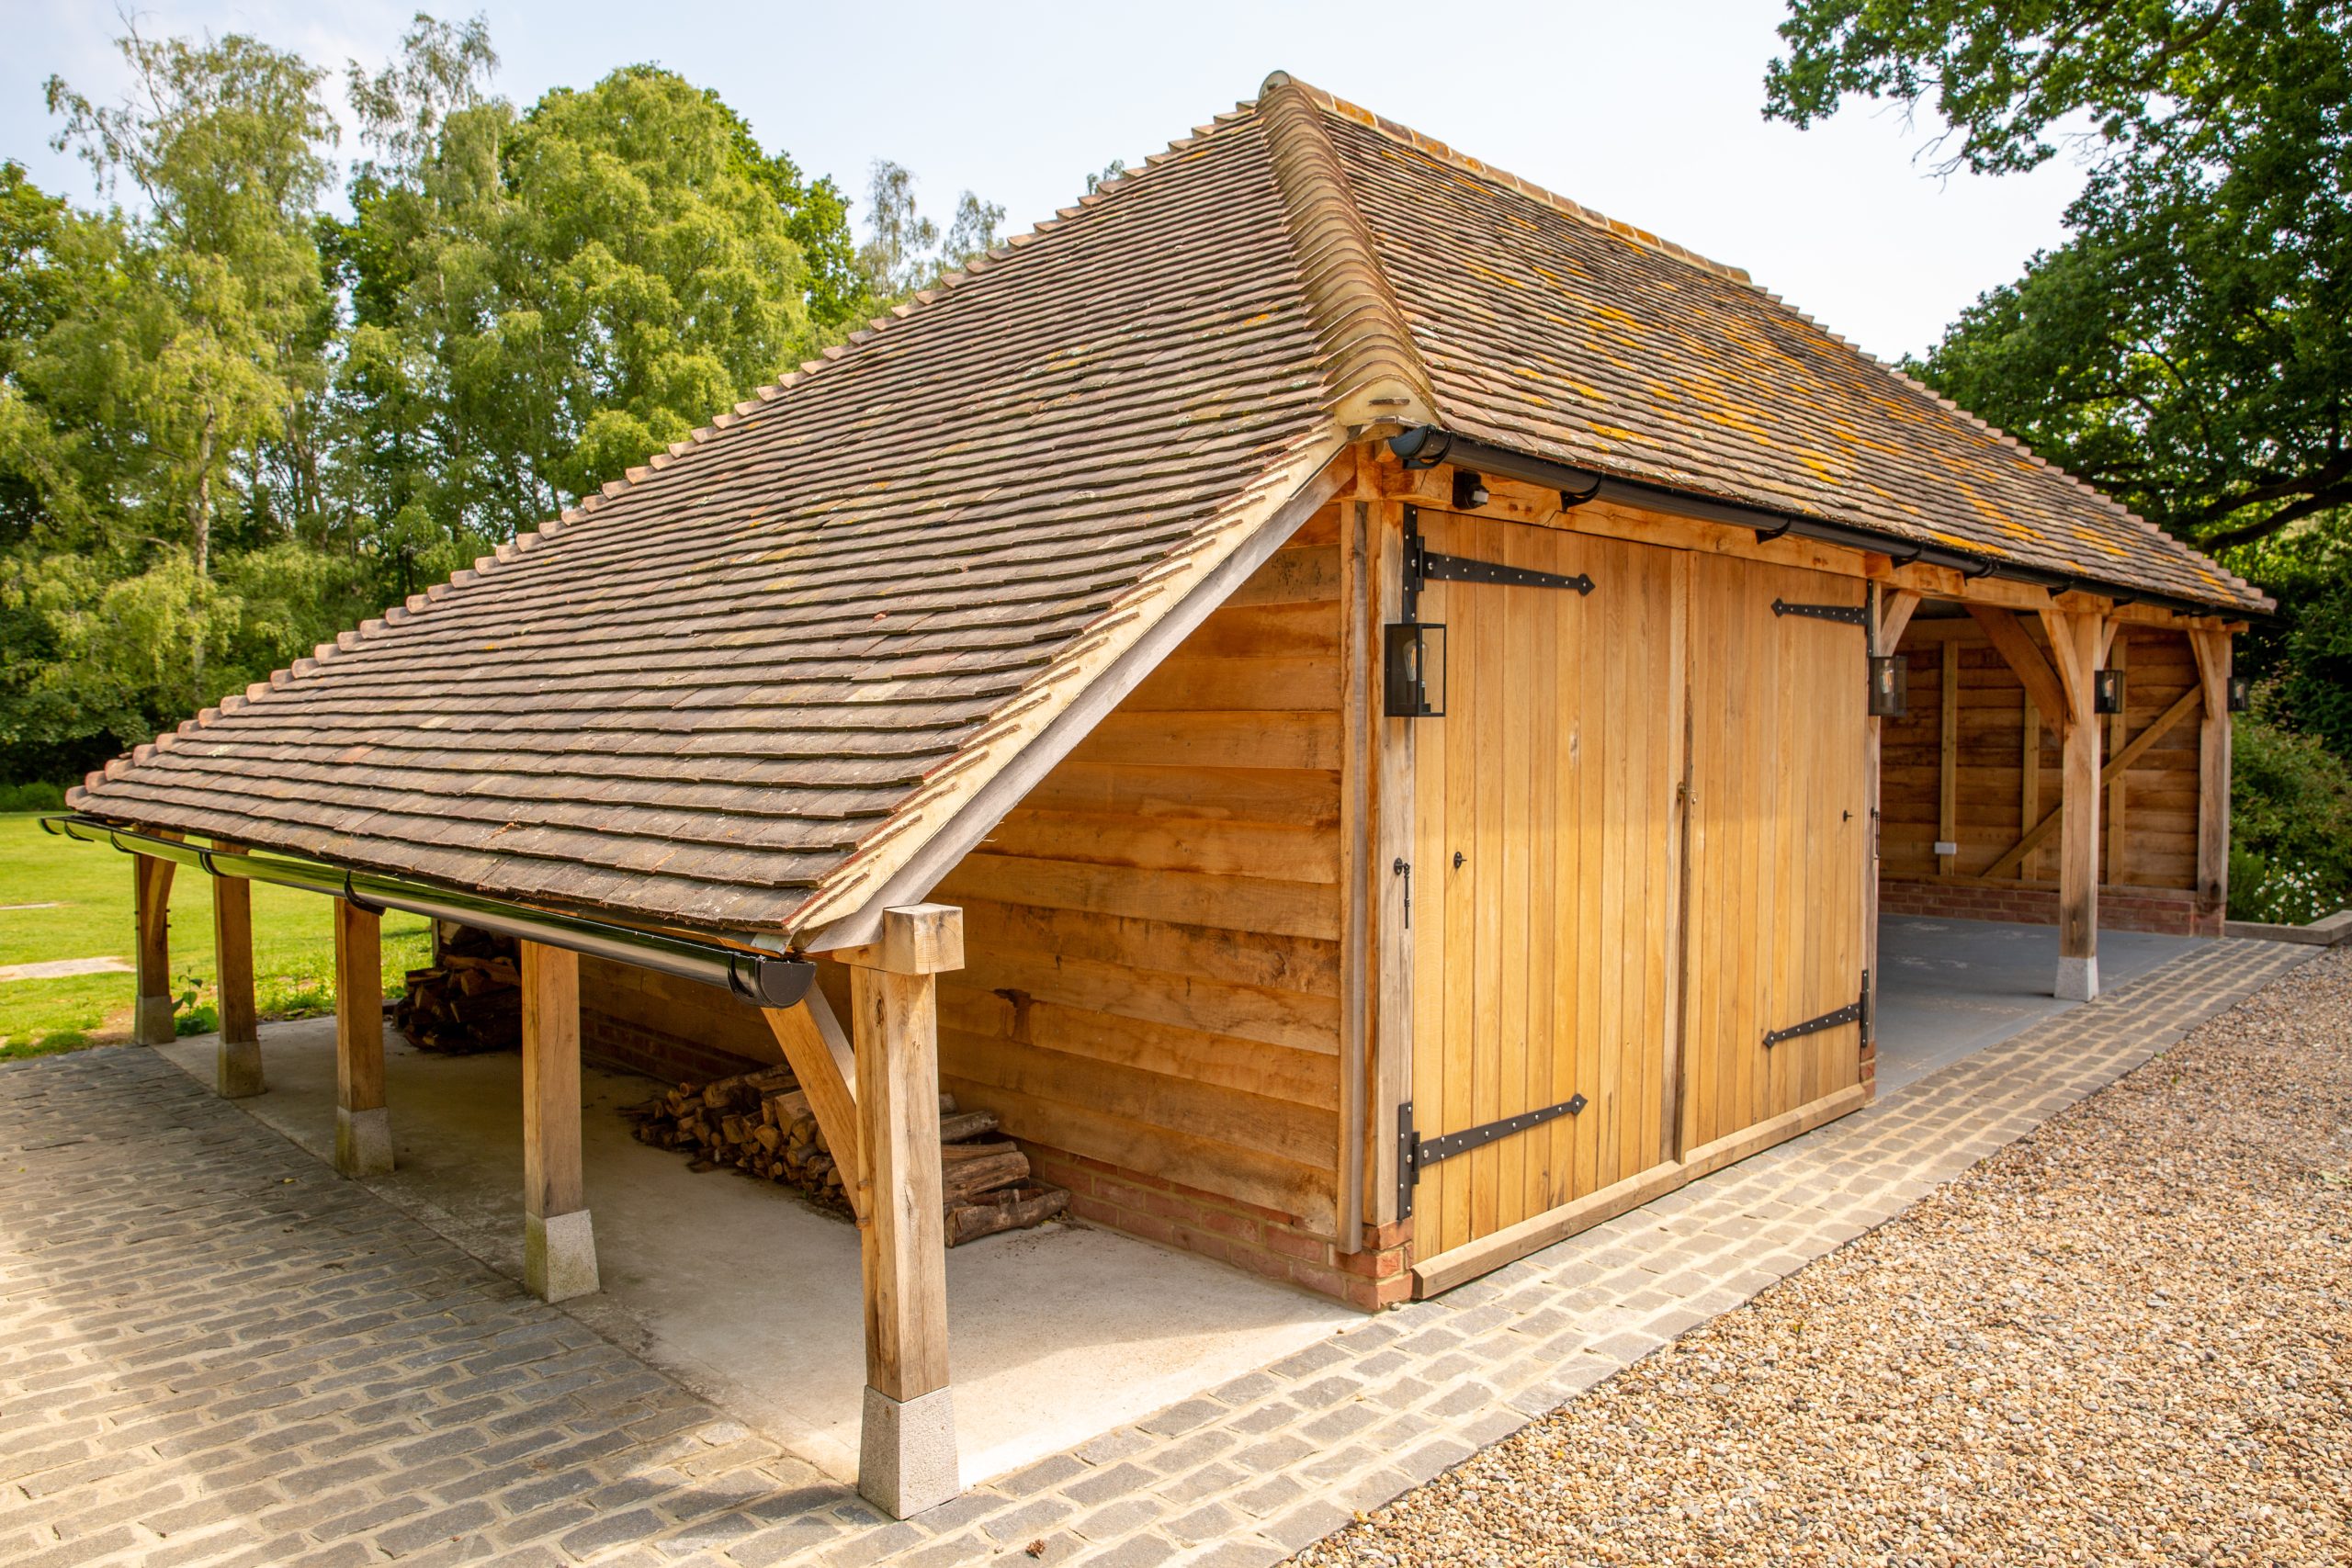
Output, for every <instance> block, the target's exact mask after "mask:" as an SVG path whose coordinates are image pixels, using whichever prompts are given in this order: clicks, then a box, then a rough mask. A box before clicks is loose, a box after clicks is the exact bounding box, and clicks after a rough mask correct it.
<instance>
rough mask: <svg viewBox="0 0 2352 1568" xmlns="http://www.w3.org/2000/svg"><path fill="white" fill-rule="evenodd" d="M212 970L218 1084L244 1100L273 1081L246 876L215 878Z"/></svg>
mask: <svg viewBox="0 0 2352 1568" xmlns="http://www.w3.org/2000/svg"><path fill="white" fill-rule="evenodd" d="M212 847H213V848H214V849H215V850H223V851H234V850H236V849H237V848H238V846H237V845H235V844H223V843H217V842H216V843H215V844H214V845H213V846H212ZM212 972H213V975H214V976H215V979H214V982H213V983H214V988H215V993H216V995H217V996H218V998H219V1003H220V1048H219V1053H218V1055H217V1058H216V1060H215V1061H214V1064H213V1088H214V1089H215V1090H216V1091H217V1092H218V1093H219V1094H220V1098H221V1099H223V1100H243V1099H245V1098H247V1097H249V1096H252V1095H256V1094H259V1093H261V1092H262V1090H264V1089H266V1088H268V1087H269V1086H268V1085H267V1084H266V1083H265V1082H264V1081H263V1078H262V1070H261V1022H260V1017H259V1014H258V1013H257V1012H256V1010H254V885H253V884H252V883H250V882H248V881H246V880H245V879H244V878H243V877H242V876H216V877H214V878H213V879H212Z"/></svg>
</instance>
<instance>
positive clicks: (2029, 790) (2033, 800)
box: [2018, 692, 2041, 882]
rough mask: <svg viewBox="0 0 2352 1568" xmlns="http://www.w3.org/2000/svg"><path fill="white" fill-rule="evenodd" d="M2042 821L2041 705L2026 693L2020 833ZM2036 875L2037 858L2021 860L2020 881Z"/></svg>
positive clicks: (2020, 759) (2020, 762)
mask: <svg viewBox="0 0 2352 1568" xmlns="http://www.w3.org/2000/svg"><path fill="white" fill-rule="evenodd" d="M2039 821H2041V704H2040V703H2037V702H2035V701H2034V700H2033V694H2032V693H2031V692H2028V693H2026V694H2025V738H2024V744H2023V745H2022V746H2021V747H2020V748H2019V749H2018V837H2019V838H2023V837H2024V836H2025V835H2026V834H2028V833H2030V832H2032V831H2033V828H2034V824H2035V823H2037V822H2039ZM2032 874H2033V857H2032V856H2031V855H2027V856H2026V857H2025V858H2024V859H2022V860H2020V861H2019V862H2018V880H2019V881H2020V882H2022V881H2025V880H2027V879H2028V878H2030V877H2031V876H2032Z"/></svg>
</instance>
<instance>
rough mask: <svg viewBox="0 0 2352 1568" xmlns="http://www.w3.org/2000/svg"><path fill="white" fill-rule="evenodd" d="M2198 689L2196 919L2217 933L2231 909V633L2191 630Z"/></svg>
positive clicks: (2190, 639)
mask: <svg viewBox="0 0 2352 1568" xmlns="http://www.w3.org/2000/svg"><path fill="white" fill-rule="evenodd" d="M2188 646H2189V648H2190V649H2191V650H2192V651H2193V652H2195V654H2196V655H2197V682H2198V689H2199V691H2200V692H2202V693H2203V694H2204V698H2205V712H2204V716H2203V717H2202V718H2200V719H2199V721H2198V725H2197V918H2198V920H2199V924H2208V923H2210V926H2211V934H2213V935H2216V936H2218V935H2220V934H2221V931H2222V920H2223V919H2225V918H2226V917H2227V914H2228V911H2229V907H2230V634H2229V633H2227V632H2221V631H2192V632H2190V633H2189V634H2188Z"/></svg>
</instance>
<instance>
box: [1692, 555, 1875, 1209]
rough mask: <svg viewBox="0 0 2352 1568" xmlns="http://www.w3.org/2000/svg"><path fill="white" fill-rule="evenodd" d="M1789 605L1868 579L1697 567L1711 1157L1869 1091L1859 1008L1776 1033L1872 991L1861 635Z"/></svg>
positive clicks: (1697, 1022)
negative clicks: (1866, 959)
mask: <svg viewBox="0 0 2352 1568" xmlns="http://www.w3.org/2000/svg"><path fill="white" fill-rule="evenodd" d="M1775 599H1779V600H1781V601H1782V602H1783V603H1784V604H1829V605H1859V604H1861V603H1862V585H1861V584H1860V582H1858V581H1855V580H1854V579H1852V578H1849V577H1836V576H1831V575H1828V574H1826V573H1822V572H1815V571H1808V570H1803V569H1800V568H1794V567H1776V566H1765V565H1760V564H1758V563H1756V562H1753V561H1740V560H1733V559H1727V558H1721V557H1711V556H1701V557H1698V558H1696V559H1695V560H1694V562H1693V564H1692V569H1691V672H1690V679H1691V711H1692V714H1693V716H1694V717H1693V725H1692V738H1691V795H1692V800H1691V807H1690V809H1691V822H1690V835H1689V837H1690V849H1689V853H1690V857H1691V864H1690V878H1691V897H1690V909H1689V913H1688V917H1687V918H1688V920H1689V931H1690V942H1689V970H1688V980H1687V986H1688V989H1687V991H1686V998H1687V999H1686V1004H1685V1008H1686V1010H1685V1018H1684V1023H1683V1027H1684V1035H1683V1039H1684V1071H1685V1073H1686V1074H1687V1079H1686V1082H1685V1085H1684V1101H1683V1106H1684V1109H1683V1116H1684V1124H1683V1128H1682V1140H1683V1152H1684V1156H1685V1157H1686V1158H1691V1159H1694V1160H1698V1161H1700V1162H1701V1163H1711V1161H1709V1160H1707V1158H1706V1152H1707V1151H1708V1150H1709V1149H1710V1147H1711V1146H1712V1147H1713V1149H1714V1150H1716V1151H1718V1152H1720V1153H1723V1154H1724V1155H1725V1156H1728V1155H1730V1154H1731V1153H1732V1152H1734V1151H1735V1148H1736V1144H1734V1143H1733V1142H1729V1141H1733V1140H1737V1139H1739V1137H1740V1135H1741V1134H1747V1133H1748V1132H1749V1131H1750V1130H1751V1129H1755V1128H1757V1127H1758V1126H1759V1125H1760V1124H1763V1123H1768V1122H1774V1121H1775V1120H1776V1119H1780V1118H1793V1117H1796V1116H1797V1115H1798V1114H1799V1113H1801V1112H1805V1111H1815V1112H1821V1113H1828V1112H1831V1111H1836V1110H1842V1109H1845V1108H1847V1107H1846V1105H1845V1101H1846V1100H1852V1099H1854V1098H1855V1097H1856V1096H1858V1095H1859V1093H1860V1089H1859V1085H1860V1073H1861V1033H1860V1021H1859V1018H1856V1019H1855V1020H1853V1021H1845V1022H1841V1023H1839V1024H1838V1025H1836V1026H1833V1027H1829V1028H1825V1029H1821V1030H1818V1031H1816V1032H1811V1033H1807V1034H1804V1035H1800V1036H1797V1037H1795V1038H1793V1039H1788V1040H1783V1041H1781V1042H1780V1043H1776V1044H1773V1045H1770V1046H1769V1047H1768V1046H1767V1045H1766V1044H1765V1037H1766V1035H1767V1034H1768V1033H1770V1032H1772V1031H1775V1030H1782V1029H1787V1028H1789V1027H1791V1026H1792V1025H1796V1024H1801V1023H1804V1022H1806V1021H1812V1020H1815V1019H1819V1018H1821V1017H1823V1016H1825V1015H1827V1014H1830V1013H1833V1012H1836V1011H1838V1010H1840V1009H1842V1008H1845V1007H1847V1006H1849V1004H1852V1003H1855V1002H1856V1001H1857V1000H1858V999H1859V998H1860V991H1861V971H1862V962H1863V959H1862V954H1863V952H1864V942H1863V922H1864V921H1865V920H1866V919H1869V918H1870V914H1869V911H1867V910H1865V909H1864V908H1862V894H1861V889H1862V886H1863V881H1862V874H1861V873H1862V863H1863V857H1864V856H1865V855H1866V854H1867V853H1868V852H1869V843H1870V802H1869V800H1868V799H1866V798H1865V795H1866V794H1867V790H1868V774H1867V748H1866V739H1867V735H1868V730H1867V728H1866V725H1867V708H1868V691H1867V682H1866V679H1865V674H1864V667H1863V643H1862V631H1861V628H1860V626H1851V625H1848V624H1846V623H1844V622H1840V621H1835V620H1824V619H1818V618H1815V617H1812V616H1807V615H1776V614H1775V613H1774V611H1773V608H1772V604H1773V601H1774V600H1775ZM1792 1130H1793V1129H1790V1128H1783V1129H1782V1130H1781V1132H1780V1134H1779V1135H1786V1134H1787V1133H1788V1132H1789V1131H1792ZM1766 1141H1770V1140H1766ZM1759 1146H1760V1145H1759Z"/></svg>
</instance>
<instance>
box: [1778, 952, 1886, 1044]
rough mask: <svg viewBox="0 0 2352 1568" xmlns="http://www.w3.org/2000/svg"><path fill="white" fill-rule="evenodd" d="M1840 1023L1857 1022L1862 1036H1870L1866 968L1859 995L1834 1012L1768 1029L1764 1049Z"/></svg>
mask: <svg viewBox="0 0 2352 1568" xmlns="http://www.w3.org/2000/svg"><path fill="white" fill-rule="evenodd" d="M1841 1023H1859V1024H1860V1025H1861V1026H1862V1038H1863V1039H1864V1040H1868V1039H1869V1038H1870V1037H1871V972H1870V971H1869V970H1867V969H1865V970H1863V971H1862V991H1861V995H1860V996H1858V997H1856V998H1854V999H1853V1000H1852V1001H1850V1002H1848V1003H1847V1004H1846V1005H1845V1006H1844V1007H1841V1008H1839V1009H1838V1010H1837V1011H1835V1012H1825V1013H1823V1014H1822V1015H1821V1016H1820V1017H1819V1018H1809V1019H1806V1020H1805V1021H1804V1022H1803V1023H1792V1024H1791V1025H1789V1026H1788V1027H1787V1028H1786V1029H1774V1030H1770V1031H1768V1032H1766V1033H1765V1036H1764V1049H1766V1050H1767V1051H1770V1049H1771V1048H1772V1047H1773V1046H1775V1045H1778V1044H1779V1043H1781V1041H1783V1040H1794V1039H1797V1038H1798V1037H1800V1036H1802V1035H1806V1034H1818V1033H1820V1032H1822V1031H1823V1030H1825V1029H1835V1028H1837V1027H1838V1025H1839V1024H1841Z"/></svg>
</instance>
